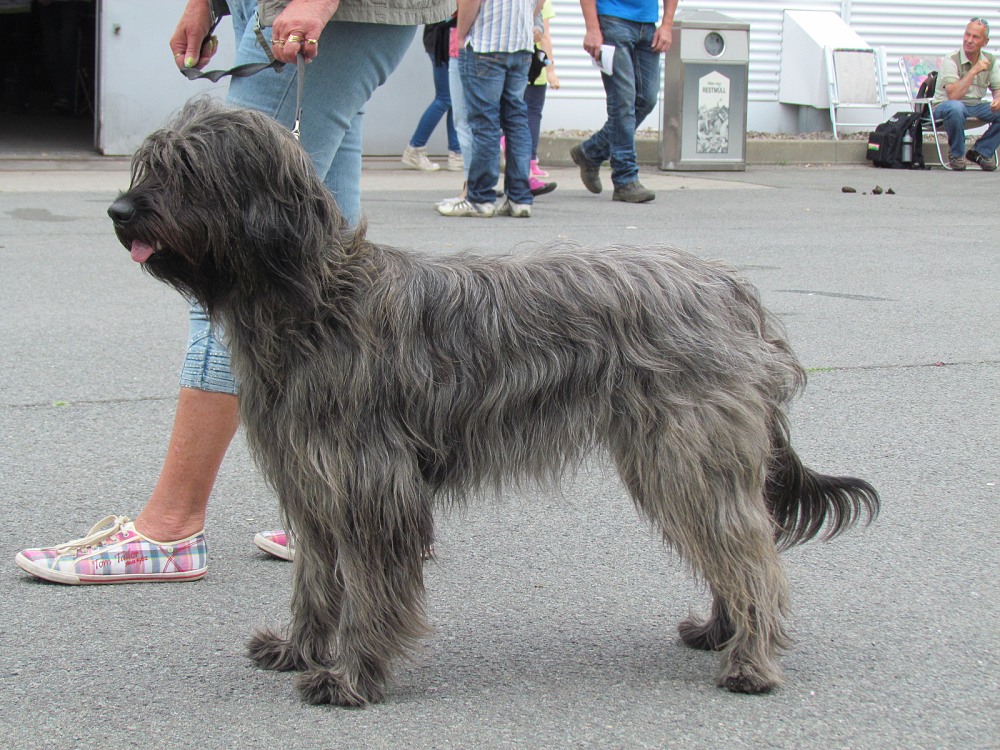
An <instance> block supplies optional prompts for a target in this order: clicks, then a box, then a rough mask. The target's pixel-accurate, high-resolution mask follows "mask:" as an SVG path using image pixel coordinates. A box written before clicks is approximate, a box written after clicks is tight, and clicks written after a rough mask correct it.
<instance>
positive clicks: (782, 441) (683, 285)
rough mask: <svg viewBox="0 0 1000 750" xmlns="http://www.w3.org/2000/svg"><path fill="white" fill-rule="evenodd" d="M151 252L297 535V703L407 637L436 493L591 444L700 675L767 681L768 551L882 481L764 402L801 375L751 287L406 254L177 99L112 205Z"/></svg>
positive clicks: (703, 268)
mask: <svg viewBox="0 0 1000 750" xmlns="http://www.w3.org/2000/svg"><path fill="white" fill-rule="evenodd" d="M109 213H110V215H111V217H112V218H113V219H114V223H115V229H116V231H117V234H118V237H119V239H120V240H121V242H122V244H124V245H125V247H126V248H129V249H130V250H131V252H132V255H133V257H134V258H135V259H137V260H139V261H142V262H143V263H144V266H145V268H146V270H147V271H149V272H150V273H151V274H153V275H154V276H155V277H157V278H159V279H161V280H163V281H165V282H166V283H168V284H171V285H172V286H174V287H176V288H177V289H179V290H180V291H181V292H182V293H184V294H185V295H187V296H189V297H191V298H194V299H196V300H198V301H200V302H201V303H202V304H203V305H204V306H205V308H206V309H207V310H208V312H209V314H210V315H211V317H212V318H213V319H214V320H216V321H218V322H220V323H221V324H222V325H223V326H224V328H225V331H226V334H227V340H228V343H229V346H230V348H231V351H232V364H233V370H234V373H235V375H236V376H237V378H238V380H239V382H240V411H241V415H242V419H243V423H244V425H245V428H246V433H247V437H248V439H249V442H250V445H251V448H252V450H253V452H254V455H255V457H256V459H257V461H258V462H259V464H260V466H261V468H262V470H263V472H264V474H265V475H266V477H267V478H268V480H269V481H270V483H271V484H272V485H273V487H274V490H275V491H276V493H277V495H278V498H279V500H280V503H281V507H282V510H283V512H284V514H285V517H286V521H287V522H288V523H289V524H290V527H291V528H292V529H294V531H295V534H296V540H297V550H296V558H295V577H294V592H293V596H292V622H291V625H290V627H289V629H288V632H287V637H284V636H281V635H278V634H276V633H273V632H267V631H264V632H258V633H257V634H256V635H255V636H254V638H253V639H252V641H251V642H250V645H249V655H250V657H251V658H252V659H253V660H254V661H255V662H256V663H257V664H259V665H260V666H261V667H264V668H268V669H278V670H301V671H302V672H303V674H302V675H301V677H300V678H299V682H298V686H299V689H300V691H301V693H302V696H303V698H304V699H305V700H306V701H308V702H310V703H334V704H339V705H344V706H362V705H365V704H367V703H370V702H374V701H380V700H382V699H383V697H384V694H385V689H386V682H387V680H388V678H389V676H390V666H391V664H392V662H393V661H394V660H396V659H398V658H399V657H401V656H403V655H405V654H406V653H407V652H408V651H409V650H410V649H412V648H413V646H414V645H415V642H416V641H417V640H418V638H420V637H421V636H422V635H423V634H424V633H425V632H426V630H427V626H426V622H425V618H424V586H423V560H422V550H424V549H426V548H427V547H428V545H429V544H430V542H431V539H432V535H433V509H434V508H435V507H436V506H439V505H441V504H443V503H448V502H456V501H462V500H464V499H467V498H469V497H472V496H477V495H479V494H482V493H483V492H484V491H495V490H499V489H500V488H502V487H504V486H506V485H509V484H510V483H511V482H517V481H520V480H524V479H533V480H542V481H548V482H554V481H557V480H558V478H559V476H560V475H561V474H562V473H563V471H564V469H566V468H567V467H568V466H573V465H576V464H578V463H579V462H580V461H581V460H582V459H583V458H584V457H585V456H586V455H587V454H588V453H590V452H591V451H592V450H593V449H596V448H602V449H604V450H606V451H607V452H608V453H609V454H610V456H611V458H612V460H613V461H614V463H615V465H616V466H617V469H618V471H619V473H620V475H621V478H622V481H623V482H624V484H625V486H626V487H627V489H628V491H629V493H630V494H631V497H632V500H633V502H634V503H635V506H636V508H637V509H638V510H639V512H640V513H641V514H643V515H644V516H645V517H647V518H648V519H649V520H650V522H651V523H652V524H653V525H654V527H655V528H656V529H657V530H658V531H659V533H661V534H662V537H663V540H664V541H665V542H666V543H667V544H669V545H670V546H671V547H673V548H674V549H675V550H676V551H677V552H678V553H679V554H680V556H681V557H682V558H683V559H684V560H685V561H686V562H687V563H688V564H689V565H690V567H691V569H692V570H693V572H694V573H695V574H696V575H697V576H699V577H700V578H701V579H703V580H704V581H705V582H706V583H707V584H708V587H709V588H710V589H711V592H712V595H713V597H714V600H713V604H712V611H711V615H710V616H709V617H708V618H707V619H705V620H697V619H688V620H686V621H684V622H682V623H681V625H680V634H681V637H682V638H683V640H684V642H685V643H687V644H688V645H689V646H693V647H695V648H700V649H712V650H717V651H720V652H721V654H722V669H721V673H720V676H719V684H720V685H722V686H725V687H726V688H728V689H729V690H733V691H738V692H746V693H762V692H767V691H769V690H771V689H772V688H774V687H775V686H776V685H778V684H779V682H780V679H781V675H780V669H779V666H778V663H777V660H776V657H777V655H778V652H779V651H780V650H781V649H783V648H785V647H787V645H788V639H787V637H786V635H785V631H784V628H783V626H782V619H783V616H784V615H785V613H786V609H787V604H788V593H787V583H786V580H785V576H784V574H783V572H782V566H781V563H780V561H779V557H778V550H779V549H780V548H782V547H787V546H789V545H792V544H797V543H799V542H804V541H806V540H808V539H812V538H814V537H816V536H820V535H822V536H825V537H827V538H829V537H832V536H834V535H836V534H838V533H840V532H841V531H843V530H844V529H846V528H847V527H849V526H850V525H851V524H853V523H854V522H855V521H856V520H857V519H858V518H859V517H861V516H867V517H868V518H869V519H871V518H872V517H874V515H875V514H876V513H877V510H878V504H879V499H878V495H877V493H876V491H875V490H874V488H872V486H871V485H869V484H868V483H866V482H864V481H862V480H860V479H854V478H849V477H830V476H824V475H821V474H818V473H816V472H814V471H812V470H810V469H807V468H805V467H803V465H802V464H801V463H800V461H799V459H798V457H797V456H796V454H795V452H794V450H793V449H792V447H791V445H790V443H789V434H788V423H787V417H786V406H787V404H788V402H789V400H790V399H791V398H792V397H793V396H794V395H795V394H796V392H797V391H798V390H799V389H800V388H801V387H802V386H803V384H804V382H805V373H804V371H803V369H802V367H801V365H800V364H799V362H798V361H797V360H796V358H795V356H794V355H793V354H792V352H791V350H790V349H789V346H788V344H787V343H786V341H785V340H784V338H783V337H782V334H781V332H780V330H779V328H778V326H777V324H776V323H775V322H774V320H772V319H771V317H770V316H769V315H768V314H767V312H766V311H765V310H764V309H763V307H762V306H761V303H760V301H759V299H758V295H757V293H756V291H755V289H754V288H753V287H752V286H751V285H750V284H749V283H748V282H747V281H745V280H744V279H742V278H741V277H740V276H738V275H736V274H735V273H734V272H733V271H731V270H729V269H727V268H726V267H724V266H722V265H720V264H717V263H710V262H706V261H703V260H699V259H698V258H696V257H694V256H692V255H689V254H687V253H684V252H681V251H679V250H675V249H671V248H669V247H604V248H601V249H597V250H591V249H584V248H581V247H577V246H573V245H565V244H560V245H554V246H549V247H545V248H543V249H540V250H538V251H537V252H532V253H527V254H519V255H516V256H507V257H478V256H474V255H456V256H437V255H421V254H417V253H411V252H404V251H402V250H397V249H393V248H389V247H383V246H380V245H376V244H374V243H372V242H369V241H368V240H367V239H365V235H364V230H363V228H361V229H353V230H352V229H351V228H350V227H348V226H347V225H346V224H345V222H344V221H343V219H342V218H341V216H340V214H339V212H338V210H337V206H336V204H335V203H334V201H333V200H332V198H331V196H330V195H329V193H328V192H327V190H326V189H325V188H324V186H323V185H322V183H321V182H320V181H319V180H318V179H317V177H316V175H315V173H314V170H313V168H312V166H311V165H310V162H309V159H308V158H307V156H306V154H305V153H304V152H303V151H302V149H301V148H300V147H299V145H298V144H297V143H296V142H295V141H294V140H293V139H292V138H291V137H290V135H289V134H288V133H287V132H286V131H285V130H283V129H282V128H281V127H279V126H278V125H276V124H274V123H273V122H272V121H271V120H270V119H269V118H267V117H265V116H263V115H260V114H257V113H254V112H251V111H244V110H233V109H227V108H222V107H220V106H218V105H213V104H209V103H206V102H200V103H197V104H195V105H191V106H189V107H188V108H187V109H186V110H185V111H184V112H183V113H182V114H181V115H180V116H179V118H178V119H177V120H176V121H175V122H174V123H173V124H172V126H170V127H168V128H167V129H165V130H161V131H159V132H156V133H154V134H153V135H151V136H150V137H149V138H148V139H147V140H146V142H145V143H144V144H143V146H142V148H141V149H140V150H139V151H138V153H137V154H136V155H135V159H134V162H133V177H132V186H131V188H130V189H129V190H128V191H127V192H126V193H124V194H122V195H121V196H120V197H119V198H118V199H117V200H116V201H115V202H114V204H113V205H112V206H111V208H110V209H109Z"/></svg>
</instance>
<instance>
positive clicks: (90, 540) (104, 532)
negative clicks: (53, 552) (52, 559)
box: [56, 516, 130, 550]
mask: <svg viewBox="0 0 1000 750" xmlns="http://www.w3.org/2000/svg"><path fill="white" fill-rule="evenodd" d="M127 523H130V521H129V519H128V518H127V517H126V516H107V517H105V518H103V519H101V520H100V521H98V522H97V523H96V524H94V527H93V528H92V529H91V530H90V531H89V532H87V535H86V536H83V537H80V538H79V539H73V540H72V541H69V542H66V543H65V544H60V545H59V546H58V547H57V548H56V549H59V550H74V549H81V548H83V547H93V546H94V545H95V544H100V543H101V542H103V541H105V540H106V539H107V538H108V537H111V536H114V535H115V534H117V533H118V532H119V531H121V529H122V526H124V525H125V524H127Z"/></svg>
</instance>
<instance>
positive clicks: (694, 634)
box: [677, 617, 733, 651]
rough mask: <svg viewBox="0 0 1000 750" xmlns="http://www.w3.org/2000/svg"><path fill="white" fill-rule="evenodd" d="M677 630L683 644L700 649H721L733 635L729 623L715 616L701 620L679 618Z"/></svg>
mask: <svg viewBox="0 0 1000 750" xmlns="http://www.w3.org/2000/svg"><path fill="white" fill-rule="evenodd" d="M677 632H678V633H680V636H681V640H682V641H684V643H685V645H687V646H690V647H691V648H697V649H701V650H702V651H721V650H722V649H724V648H725V647H726V643H727V642H728V641H729V639H730V638H732V637H733V632H732V629H731V628H730V626H729V623H727V622H725V621H723V620H719V619H715V618H712V619H708V620H702V619H699V618H696V617H688V618H687V619H685V620H681V622H680V624H679V625H678V626H677Z"/></svg>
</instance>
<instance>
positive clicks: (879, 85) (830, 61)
mask: <svg viewBox="0 0 1000 750" xmlns="http://www.w3.org/2000/svg"><path fill="white" fill-rule="evenodd" d="M825 52H826V71H827V85H828V87H829V92H830V122H831V124H832V125H833V137H834V138H835V139H839V135H838V132H837V131H838V130H839V129H840V128H846V127H867V128H873V127H874V126H876V125H878V124H879V123H881V122H884V121H885V120H886V119H887V117H888V115H887V109H888V106H889V96H888V94H887V90H886V75H885V55H884V54H883V52H882V50H881V49H873V48H867V49H848V48H846V47H826V48H825ZM845 109H847V110H867V111H868V112H869V113H870V112H871V111H872V110H878V112H879V115H878V116H877V119H875V120H872V119H870V118H869V119H863V120H859V119H852V120H845V119H844V116H843V114H842V110H845Z"/></svg>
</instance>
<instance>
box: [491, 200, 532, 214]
mask: <svg viewBox="0 0 1000 750" xmlns="http://www.w3.org/2000/svg"><path fill="white" fill-rule="evenodd" d="M496 213H497V216H513V217H514V218H515V219H530V218H531V204H530V203H511V200H510V198H507V199H505V200H504V202H503V204H502V205H501V206H500V208H498V209H497V212H496Z"/></svg>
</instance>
